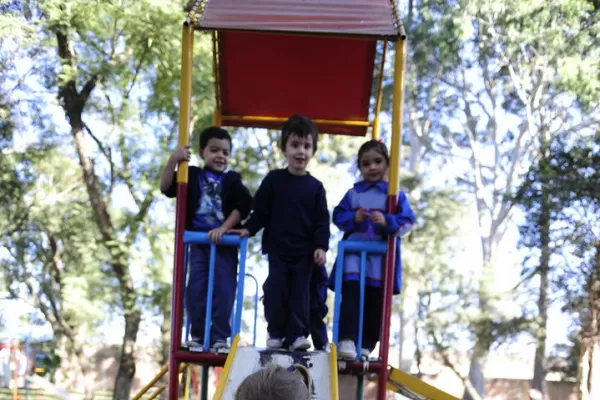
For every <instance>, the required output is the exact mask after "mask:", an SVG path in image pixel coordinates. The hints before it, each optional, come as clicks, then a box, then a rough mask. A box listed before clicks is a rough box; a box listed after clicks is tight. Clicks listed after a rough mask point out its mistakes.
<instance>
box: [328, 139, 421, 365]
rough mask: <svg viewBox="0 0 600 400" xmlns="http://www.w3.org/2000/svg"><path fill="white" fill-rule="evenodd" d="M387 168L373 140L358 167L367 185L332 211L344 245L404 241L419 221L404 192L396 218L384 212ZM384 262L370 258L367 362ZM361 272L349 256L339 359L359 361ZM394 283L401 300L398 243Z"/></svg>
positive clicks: (356, 258)
mask: <svg viewBox="0 0 600 400" xmlns="http://www.w3.org/2000/svg"><path fill="white" fill-rule="evenodd" d="M388 166H389V155H388V150H387V147H386V146H385V144H383V143H382V142H379V141H377V140H370V141H368V142H366V143H364V144H363V145H362V146H361V147H360V149H359V150H358V167H359V169H360V173H361V175H362V178H363V179H362V180H361V181H360V182H357V183H355V184H354V187H353V188H352V189H350V190H349V191H348V192H347V193H346V195H345V196H344V198H343V199H342V201H341V202H340V204H338V205H337V207H336V208H335V209H334V210H333V222H334V223H335V224H336V226H337V227H338V228H339V229H340V230H342V231H343V232H344V238H343V240H357V241H386V240H387V237H388V236H389V235H397V236H398V237H400V236H402V235H404V234H405V233H407V232H408V231H410V229H411V228H412V225H413V224H414V221H415V217H414V214H413V212H412V210H411V208H410V205H409V204H408V201H407V199H406V195H405V194H404V193H403V192H400V194H399V196H398V209H397V212H396V213H395V214H388V213H386V212H385V210H386V200H387V192H388V183H387V181H386V176H387V171H388ZM384 259H385V258H384V256H383V255H379V254H372V255H369V256H368V257H367V265H366V274H367V276H366V279H365V281H366V287H365V303H364V310H365V313H364V321H363V332H362V337H363V340H362V347H363V348H362V349H361V354H362V356H363V357H368V356H369V354H370V353H371V352H372V351H373V349H374V348H375V345H376V344H377V342H378V341H379V334H380V325H381V309H382V295H383V288H382V281H383V270H384V267H385V265H384ZM359 272H360V255H358V254H352V253H348V254H345V259H344V274H343V283H342V304H341V312H340V325H339V340H340V342H339V345H338V354H339V356H340V357H341V358H347V359H355V358H356V355H357V349H356V342H357V339H358V315H359V314H358V309H359V297H360V287H359ZM395 277H396V279H395V282H394V293H395V294H398V293H400V285H401V260H400V239H398V240H397V247H396V270H395ZM334 281H335V271H333V272H332V273H331V276H330V280H329V282H330V287H332V288H333V285H334Z"/></svg>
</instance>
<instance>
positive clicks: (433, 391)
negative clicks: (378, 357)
mask: <svg viewBox="0 0 600 400" xmlns="http://www.w3.org/2000/svg"><path fill="white" fill-rule="evenodd" d="M390 382H393V383H397V384H398V385H400V386H403V387H405V388H407V389H410V390H412V391H413V392H415V393H416V394H418V395H420V396H423V397H425V398H427V399H431V400H459V399H458V398H456V397H454V396H452V395H450V394H448V393H446V392H444V391H443V390H440V389H438V388H436V387H435V386H431V385H430V384H428V383H425V382H423V381H422V380H420V379H418V378H415V377H414V376H412V375H410V374H407V373H406V372H404V371H401V370H399V369H396V368H392V367H390V371H389V375H388V385H387V386H388V389H390V390H391V391H393V392H396V393H398V388H397V387H396V386H394V384H393V383H390Z"/></svg>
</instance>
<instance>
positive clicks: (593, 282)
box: [577, 241, 600, 400]
mask: <svg viewBox="0 0 600 400" xmlns="http://www.w3.org/2000/svg"><path fill="white" fill-rule="evenodd" d="M595 252H596V254H595V256H594V261H593V265H592V273H591V275H590V278H589V281H588V284H587V292H588V293H587V294H588V304H587V314H588V315H587V316H586V323H585V325H584V327H583V329H582V332H581V333H580V335H579V343H580V353H579V360H578V364H577V399H578V400H597V399H599V398H600V241H598V242H596V243H595Z"/></svg>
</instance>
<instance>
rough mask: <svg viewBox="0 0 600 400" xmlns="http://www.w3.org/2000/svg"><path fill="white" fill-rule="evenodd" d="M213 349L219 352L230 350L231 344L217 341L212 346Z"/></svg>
mask: <svg viewBox="0 0 600 400" xmlns="http://www.w3.org/2000/svg"><path fill="white" fill-rule="evenodd" d="M210 348H211V349H213V350H219V349H228V348H229V344H228V343H227V340H223V339H221V340H217V341H215V342H214V343H213V345H212V346H210Z"/></svg>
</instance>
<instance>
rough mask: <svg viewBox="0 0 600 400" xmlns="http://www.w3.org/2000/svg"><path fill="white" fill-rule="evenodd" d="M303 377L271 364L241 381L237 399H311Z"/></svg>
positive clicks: (236, 395)
mask: <svg viewBox="0 0 600 400" xmlns="http://www.w3.org/2000/svg"><path fill="white" fill-rule="evenodd" d="M309 399H310V394H309V392H308V388H307V387H306V384H305V383H304V382H303V381H302V378H300V376H298V375H297V374H294V373H293V372H291V371H288V370H286V369H285V368H283V367H280V366H279V365H269V366H267V367H265V368H263V369H261V370H260V371H258V372H255V373H253V374H252V375H249V376H248V377H247V378H246V379H244V381H243V382H242V383H241V385H240V387H239V388H238V390H237V392H236V394H235V400H309Z"/></svg>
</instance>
